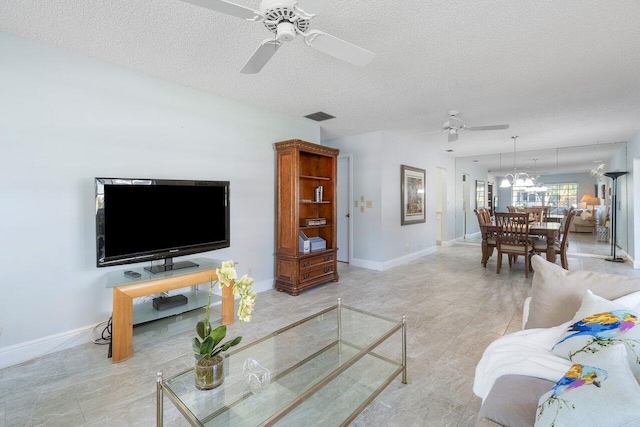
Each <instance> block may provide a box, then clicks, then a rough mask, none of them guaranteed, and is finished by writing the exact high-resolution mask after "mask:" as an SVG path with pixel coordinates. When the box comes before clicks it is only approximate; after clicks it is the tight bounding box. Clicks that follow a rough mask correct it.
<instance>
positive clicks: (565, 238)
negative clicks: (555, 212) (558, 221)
mask: <svg viewBox="0 0 640 427" xmlns="http://www.w3.org/2000/svg"><path fill="white" fill-rule="evenodd" d="M575 216H576V212H575V211H574V210H570V211H569V213H568V214H567V217H566V218H565V221H564V225H563V226H562V228H561V230H562V237H561V238H560V242H556V243H555V245H554V250H555V252H556V255H560V264H562V268H564V269H565V270H568V269H569V262H568V260H567V248H568V247H569V228H571V223H572V222H573V218H574V217H575ZM533 252H534V253H536V254H541V253H543V252H547V242H546V241H541V242H540V243H538V242H533Z"/></svg>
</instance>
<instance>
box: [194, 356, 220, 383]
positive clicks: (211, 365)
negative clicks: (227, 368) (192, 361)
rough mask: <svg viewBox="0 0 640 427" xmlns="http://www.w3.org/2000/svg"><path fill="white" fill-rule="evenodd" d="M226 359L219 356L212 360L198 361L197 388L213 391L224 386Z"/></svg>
mask: <svg viewBox="0 0 640 427" xmlns="http://www.w3.org/2000/svg"><path fill="white" fill-rule="evenodd" d="M223 367H224V357H222V356H221V355H217V356H215V357H212V358H210V359H200V360H196V372H195V377H196V388H197V389H198V390H211V389H214V388H216V387H219V386H220V385H222V383H223V381H224V372H223Z"/></svg>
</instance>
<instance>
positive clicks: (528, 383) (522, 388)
mask: <svg viewBox="0 0 640 427" xmlns="http://www.w3.org/2000/svg"><path fill="white" fill-rule="evenodd" d="M553 384H554V383H553V381H549V380H543V379H540V378H535V377H528V376H524V375H504V376H502V377H500V378H498V380H497V381H496V382H495V384H494V385H493V387H492V388H491V392H489V394H488V395H487V398H486V399H485V400H484V403H483V404H482V406H481V407H480V412H479V413H478V418H477V419H476V424H475V425H476V427H480V426H482V427H485V426H496V425H498V426H532V425H533V424H534V422H535V419H536V408H537V407H538V400H539V399H540V396H542V395H543V394H544V393H546V392H547V391H549V390H550V389H551V387H553Z"/></svg>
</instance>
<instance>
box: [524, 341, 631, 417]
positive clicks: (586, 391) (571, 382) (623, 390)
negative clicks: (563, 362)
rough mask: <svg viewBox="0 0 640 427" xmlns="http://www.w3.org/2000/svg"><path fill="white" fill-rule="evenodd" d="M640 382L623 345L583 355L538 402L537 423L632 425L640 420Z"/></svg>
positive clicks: (577, 358) (578, 357)
mask: <svg viewBox="0 0 640 427" xmlns="http://www.w3.org/2000/svg"><path fill="white" fill-rule="evenodd" d="M638 402H640V385H638V382H637V381H636V380H635V378H634V377H633V374H632V373H631V370H630V368H629V364H628V361H627V358H626V351H625V349H624V347H623V346H622V345H614V346H612V347H609V348H606V349H605V350H603V351H599V352H597V353H595V354H590V355H587V354H581V355H579V356H577V357H576V363H575V364H574V365H573V366H571V368H570V369H569V370H568V371H567V373H566V374H565V375H564V376H563V377H562V378H561V379H560V381H558V382H557V383H556V384H555V385H554V386H553V387H552V388H551V390H549V391H548V392H547V393H545V394H543V395H542V397H541V398H540V400H539V401H538V410H537V413H536V423H535V425H536V426H555V427H561V426H571V427H573V426H608V427H614V426H631V425H638V423H640V405H638Z"/></svg>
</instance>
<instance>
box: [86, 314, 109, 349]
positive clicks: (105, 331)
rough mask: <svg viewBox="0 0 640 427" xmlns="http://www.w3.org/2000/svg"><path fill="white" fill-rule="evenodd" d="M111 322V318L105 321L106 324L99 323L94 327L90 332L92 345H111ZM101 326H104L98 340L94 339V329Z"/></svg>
mask: <svg viewBox="0 0 640 427" xmlns="http://www.w3.org/2000/svg"><path fill="white" fill-rule="evenodd" d="M112 321H113V316H111V317H109V320H107V321H106V322H102V323H99V324H98V325H96V326H95V327H94V328H93V330H92V331H91V334H90V335H91V342H93V343H94V344H98V345H106V344H109V343H111V325H112ZM102 325H106V326H105V327H104V328H103V329H102V334H101V337H100V338H94V336H93V333H94V332H95V331H96V329H98V328H99V327H100V326H102Z"/></svg>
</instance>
